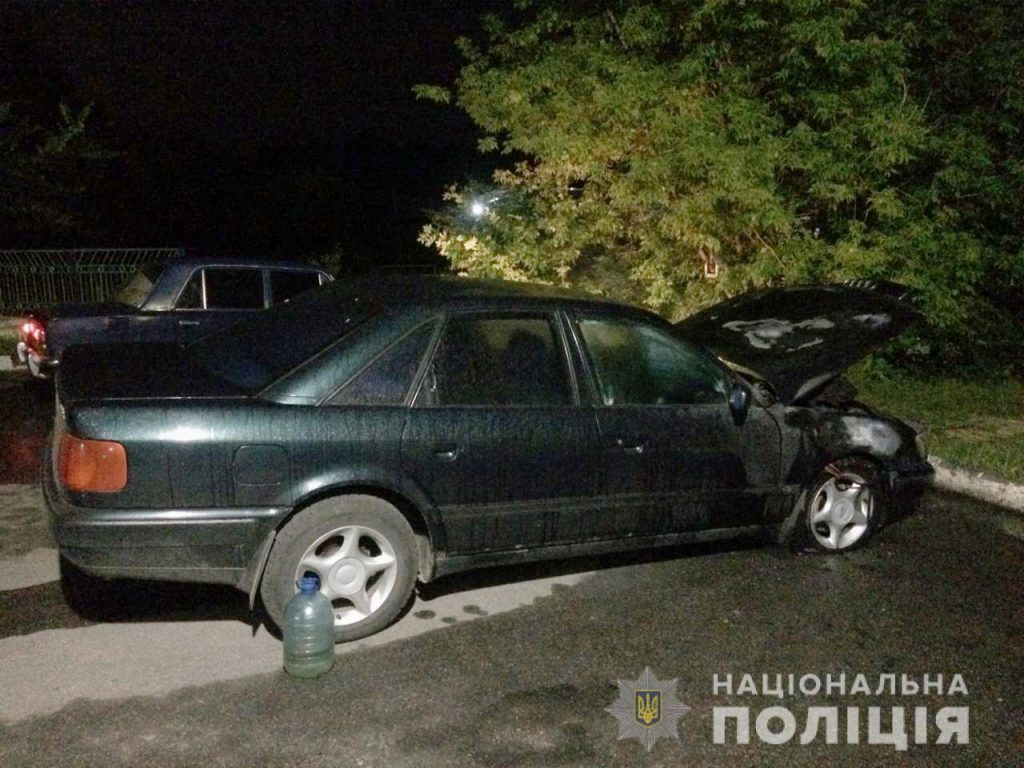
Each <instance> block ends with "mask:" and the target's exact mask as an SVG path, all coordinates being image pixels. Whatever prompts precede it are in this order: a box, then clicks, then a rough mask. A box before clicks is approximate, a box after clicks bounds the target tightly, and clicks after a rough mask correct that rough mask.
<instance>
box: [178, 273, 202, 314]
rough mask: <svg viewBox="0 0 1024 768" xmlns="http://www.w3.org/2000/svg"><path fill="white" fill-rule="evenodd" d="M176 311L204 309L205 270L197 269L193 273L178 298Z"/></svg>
mask: <svg viewBox="0 0 1024 768" xmlns="http://www.w3.org/2000/svg"><path fill="white" fill-rule="evenodd" d="M174 308H175V309H202V308H203V270H201V269H197V270H196V271H195V272H193V273H192V277H190V278H189V280H188V282H187V283H186V284H185V288H184V289H183V290H182V292H181V295H180V296H178V301H177V303H176V304H175V305H174Z"/></svg>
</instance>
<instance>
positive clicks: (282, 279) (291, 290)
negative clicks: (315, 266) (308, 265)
mask: <svg viewBox="0 0 1024 768" xmlns="http://www.w3.org/2000/svg"><path fill="white" fill-rule="evenodd" d="M319 285H320V275H319V274H318V273H317V272H300V271H298V270H294V269H272V270H270V295H271V303H273V304H284V303H285V302H286V301H288V300H289V299H292V298H294V297H295V296H298V295H299V294H300V293H302V292H303V291H308V290H310V289H311V288H316V287H317V286H319Z"/></svg>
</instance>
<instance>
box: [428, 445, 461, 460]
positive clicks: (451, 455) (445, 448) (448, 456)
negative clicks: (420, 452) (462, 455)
mask: <svg viewBox="0 0 1024 768" xmlns="http://www.w3.org/2000/svg"><path fill="white" fill-rule="evenodd" d="M432 451H433V453H434V455H435V456H437V458H439V459H441V460H442V461H455V459H457V458H458V456H459V446H457V445H455V444H453V443H439V444H437V445H435V446H434V447H433V449H432Z"/></svg>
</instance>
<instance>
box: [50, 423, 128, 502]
mask: <svg viewBox="0 0 1024 768" xmlns="http://www.w3.org/2000/svg"><path fill="white" fill-rule="evenodd" d="M57 471H58V475H59V477H60V482H61V485H63V486H64V487H65V488H67V489H68V490H69V491H81V492H89V493H114V492H116V491H120V490H122V489H123V488H124V487H125V486H126V485H127V484H128V455H127V453H125V450H124V446H123V445H121V444H120V443H115V442H112V441H110V440H84V439H82V438H80V437H75V436H74V435H69V434H67V433H64V434H63V435H61V438H60V453H59V455H58V461H57Z"/></svg>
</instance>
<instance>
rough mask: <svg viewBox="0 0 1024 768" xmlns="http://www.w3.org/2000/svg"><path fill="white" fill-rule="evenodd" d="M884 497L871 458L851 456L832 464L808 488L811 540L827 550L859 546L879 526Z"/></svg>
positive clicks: (807, 524)
mask: <svg viewBox="0 0 1024 768" xmlns="http://www.w3.org/2000/svg"><path fill="white" fill-rule="evenodd" d="M884 500H885V499H884V493H883V488H882V484H881V478H880V475H879V473H878V469H877V467H875V465H874V464H872V463H871V462H870V461H868V460H867V459H860V458H853V457H851V458H846V459H840V460H838V461H834V462H832V463H830V464H828V465H827V466H826V467H825V468H824V469H823V470H822V471H821V472H820V473H819V474H818V476H817V478H815V480H814V482H813V483H812V484H811V485H810V486H809V488H808V493H807V504H806V508H805V510H804V528H805V532H806V540H807V542H808V543H809V544H810V545H811V546H812V547H814V548H815V549H818V550H821V551H823V552H844V551H847V550H850V549H854V548H855V547H859V546H860V545H862V544H864V543H865V542H866V541H867V540H868V539H869V538H871V534H873V533H874V532H875V530H876V529H877V528H878V525H879V523H880V521H881V519H882V513H883V508H882V507H883V503H884Z"/></svg>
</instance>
